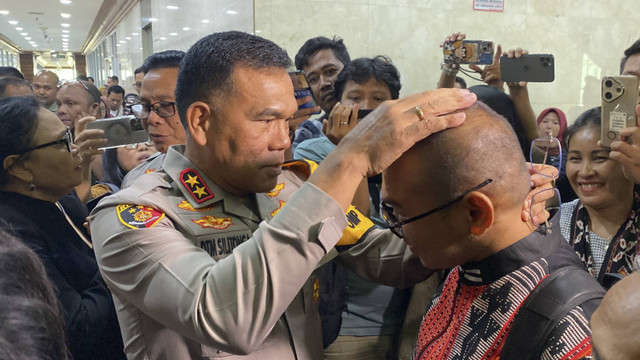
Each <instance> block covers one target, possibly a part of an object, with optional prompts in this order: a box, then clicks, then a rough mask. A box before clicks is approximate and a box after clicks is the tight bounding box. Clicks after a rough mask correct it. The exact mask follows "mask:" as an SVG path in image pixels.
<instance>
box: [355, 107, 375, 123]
mask: <svg viewBox="0 0 640 360" xmlns="http://www.w3.org/2000/svg"><path fill="white" fill-rule="evenodd" d="M372 111H373V109H360V110H358V120H360V119H364V117H365V116H367V115H369V114H370V113H371V112H372Z"/></svg>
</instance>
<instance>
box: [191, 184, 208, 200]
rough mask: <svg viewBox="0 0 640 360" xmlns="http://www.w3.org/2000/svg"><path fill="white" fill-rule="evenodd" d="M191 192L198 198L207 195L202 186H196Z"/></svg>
mask: <svg viewBox="0 0 640 360" xmlns="http://www.w3.org/2000/svg"><path fill="white" fill-rule="evenodd" d="M193 193H194V194H196V195H198V198H201V197H203V196H207V195H208V194H207V191H206V190H205V189H204V186H196V190H195V191H194V192H193Z"/></svg>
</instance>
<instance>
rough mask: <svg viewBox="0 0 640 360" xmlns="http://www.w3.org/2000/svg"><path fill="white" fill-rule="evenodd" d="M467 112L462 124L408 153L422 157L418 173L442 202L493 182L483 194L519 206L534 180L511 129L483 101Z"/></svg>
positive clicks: (432, 136) (428, 139)
mask: <svg viewBox="0 0 640 360" xmlns="http://www.w3.org/2000/svg"><path fill="white" fill-rule="evenodd" d="M464 112H465V113H466V115H467V118H466V120H465V122H464V123H463V124H462V125H461V126H459V127H456V128H451V129H448V130H445V131H442V132H439V133H437V134H434V135H431V136H429V137H428V138H426V139H425V140H423V141H421V142H419V143H418V144H416V145H415V146H414V147H413V148H412V149H411V150H410V152H413V153H415V154H416V155H417V156H418V157H420V158H422V161H421V162H420V163H421V165H420V166H419V168H417V169H416V172H417V175H421V176H424V177H428V178H429V179H430V180H431V181H432V182H433V183H435V184H438V195H439V196H441V197H442V198H443V199H451V198H454V197H455V196H458V195H459V194H461V193H462V192H464V191H466V190H468V189H470V188H472V187H474V186H476V185H478V184H480V183H482V182H483V181H485V180H487V179H493V182H492V183H491V186H488V187H487V188H486V189H483V192H484V193H486V194H487V195H488V196H489V197H491V198H492V201H494V203H500V204H505V205H506V204H509V205H511V206H515V207H517V208H521V207H522V202H523V201H524V198H525V197H526V195H527V193H528V192H529V190H530V177H529V171H528V170H527V167H526V164H525V160H524V158H523V156H522V152H521V150H520V144H519V143H518V140H517V138H516V136H515V133H514V132H513V130H512V128H511V126H510V125H509V124H508V123H507V122H506V121H505V119H504V118H503V117H502V116H500V115H498V114H497V113H495V112H494V111H493V110H491V109H490V108H489V107H488V106H486V105H485V104H483V103H481V102H477V103H476V104H474V105H472V106H471V107H469V108H468V109H466V110H464Z"/></svg>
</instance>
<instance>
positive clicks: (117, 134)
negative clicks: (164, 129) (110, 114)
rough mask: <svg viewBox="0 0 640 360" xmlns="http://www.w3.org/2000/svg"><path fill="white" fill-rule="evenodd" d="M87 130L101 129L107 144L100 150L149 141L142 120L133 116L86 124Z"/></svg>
mask: <svg viewBox="0 0 640 360" xmlns="http://www.w3.org/2000/svg"><path fill="white" fill-rule="evenodd" d="M87 129H101V130H103V131H104V136H105V137H106V138H107V140H108V142H107V144H106V145H104V146H103V147H100V149H111V148H116V147H120V146H124V145H129V144H138V143H144V142H148V141H149V134H147V131H146V130H145V129H144V127H143V126H142V120H141V119H140V118H137V117H135V116H133V115H128V116H118V117H114V118H107V119H98V120H96V121H92V122H90V123H88V124H87Z"/></svg>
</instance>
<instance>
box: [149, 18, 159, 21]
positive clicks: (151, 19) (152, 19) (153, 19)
mask: <svg viewBox="0 0 640 360" xmlns="http://www.w3.org/2000/svg"><path fill="white" fill-rule="evenodd" d="M149 21H151V22H154V21H158V19H156V18H149Z"/></svg>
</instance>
